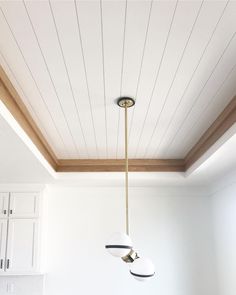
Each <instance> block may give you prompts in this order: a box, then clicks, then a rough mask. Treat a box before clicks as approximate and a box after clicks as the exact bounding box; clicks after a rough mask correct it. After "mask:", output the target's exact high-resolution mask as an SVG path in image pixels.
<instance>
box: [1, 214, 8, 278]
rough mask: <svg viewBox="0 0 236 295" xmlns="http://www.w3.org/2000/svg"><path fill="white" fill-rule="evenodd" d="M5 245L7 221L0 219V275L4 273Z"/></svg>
mask: <svg viewBox="0 0 236 295" xmlns="http://www.w3.org/2000/svg"><path fill="white" fill-rule="evenodd" d="M6 243H7V220H6V219H0V273H3V272H4V271H5V254H6Z"/></svg>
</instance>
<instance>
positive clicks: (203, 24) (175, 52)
mask: <svg viewBox="0 0 236 295" xmlns="http://www.w3.org/2000/svg"><path fill="white" fill-rule="evenodd" d="M0 6H1V11H0V63H1V65H2V66H3V68H4V70H5V71H6V73H7V75H8V76H9V78H10V80H11V81H12V83H13V85H14V86H15V88H16V89H17V91H18V92H19V94H20V96H21V97H22V100H23V101H24V103H25V105H26V106H27V108H28V109H29V111H30V113H31V115H32V117H33V118H34V120H35V122H36V124H37V125H38V126H39V128H40V129H41V131H42V133H43V134H44V136H45V138H46V139H47V141H48V143H49V144H50V146H51V147H52V149H53V150H54V152H55V154H56V156H57V157H58V158H61V159H63V158H68V159H69V158H98V159H99V158H123V146H124V142H123V129H124V120H123V113H122V110H120V109H119V108H118V107H117V106H116V105H115V103H114V101H115V99H116V98H117V97H119V96H127V95H128V96H132V97H134V98H135V99H136V105H135V107H134V108H133V109H131V110H130V111H129V115H130V116H129V126H130V127H129V157H130V158H183V157H184V156H185V155H186V153H187V152H188V151H189V150H190V148H191V147H192V146H193V145H194V144H195V143H196V142H197V140H198V139H199V138H200V136H201V135H202V134H203V133H204V131H206V129H207V128H208V127H209V126H210V125H211V123H212V122H213V121H214V120H215V119H216V117H217V116H218V115H219V114H220V112H221V111H222V110H223V108H224V107H225V106H226V105H227V104H228V103H229V101H230V100H231V98H232V97H233V95H235V93H236V84H235V81H236V36H235V35H236V33H235V32H236V1H232V2H230V1H177V2H175V1H152V2H151V1H131V0H130V1H77V2H73V1H51V2H48V1H25V2H22V1H1V2H0Z"/></svg>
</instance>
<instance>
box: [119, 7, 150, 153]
mask: <svg viewBox="0 0 236 295" xmlns="http://www.w3.org/2000/svg"><path fill="white" fill-rule="evenodd" d="M150 4H151V2H150V1H134V2H132V1H131V2H129V1H128V3H127V14H126V27H125V36H124V41H125V43H124V64H123V73H122V74H123V75H122V77H121V82H120V83H121V86H120V95H121V96H131V97H134V96H135V93H136V88H137V82H138V77H139V71H140V66H141V61H142V54H143V45H144V42H145V34H146V26H147V22H148V17H149V10H150ZM122 114H123V112H121V119H120V125H119V127H118V136H119V137H118V140H117V141H118V142H117V143H118V145H117V158H123V157H124V140H123V138H124V126H123V124H124V123H123V121H124V117H123V115H122ZM130 122H131V118H130V116H129V124H130ZM132 154H133V153H132V147H130V156H131V157H132Z"/></svg>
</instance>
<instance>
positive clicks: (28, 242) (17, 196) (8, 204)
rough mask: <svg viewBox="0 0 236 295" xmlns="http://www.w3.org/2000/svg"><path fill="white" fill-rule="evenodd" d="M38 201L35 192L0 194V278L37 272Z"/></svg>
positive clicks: (38, 242)
mask: <svg viewBox="0 0 236 295" xmlns="http://www.w3.org/2000/svg"><path fill="white" fill-rule="evenodd" d="M40 198H41V196H40V193H39V192H10V193H7V192H0V275H9V274H10V275H13V274H17V275H26V274H31V275H32V274H35V273H38V272H39V271H40V267H39V245H40V233H39V228H40V214H39V209H40V208H39V207H40V206H39V204H40ZM0 293H1V292H0Z"/></svg>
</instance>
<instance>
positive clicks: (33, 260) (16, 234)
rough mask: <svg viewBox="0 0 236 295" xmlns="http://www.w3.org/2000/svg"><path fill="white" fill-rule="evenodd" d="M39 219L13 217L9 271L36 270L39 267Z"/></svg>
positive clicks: (9, 238) (8, 250)
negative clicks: (37, 254)
mask: <svg viewBox="0 0 236 295" xmlns="http://www.w3.org/2000/svg"><path fill="white" fill-rule="evenodd" d="M37 238H38V220H36V219H11V220H9V226H8V242H7V252H6V253H7V255H6V256H7V259H6V266H5V270H6V271H7V272H14V273H15V272H17V273H21V272H26V273H28V272H34V271H36V268H37V256H36V255H35V253H37V245H38V241H37Z"/></svg>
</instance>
